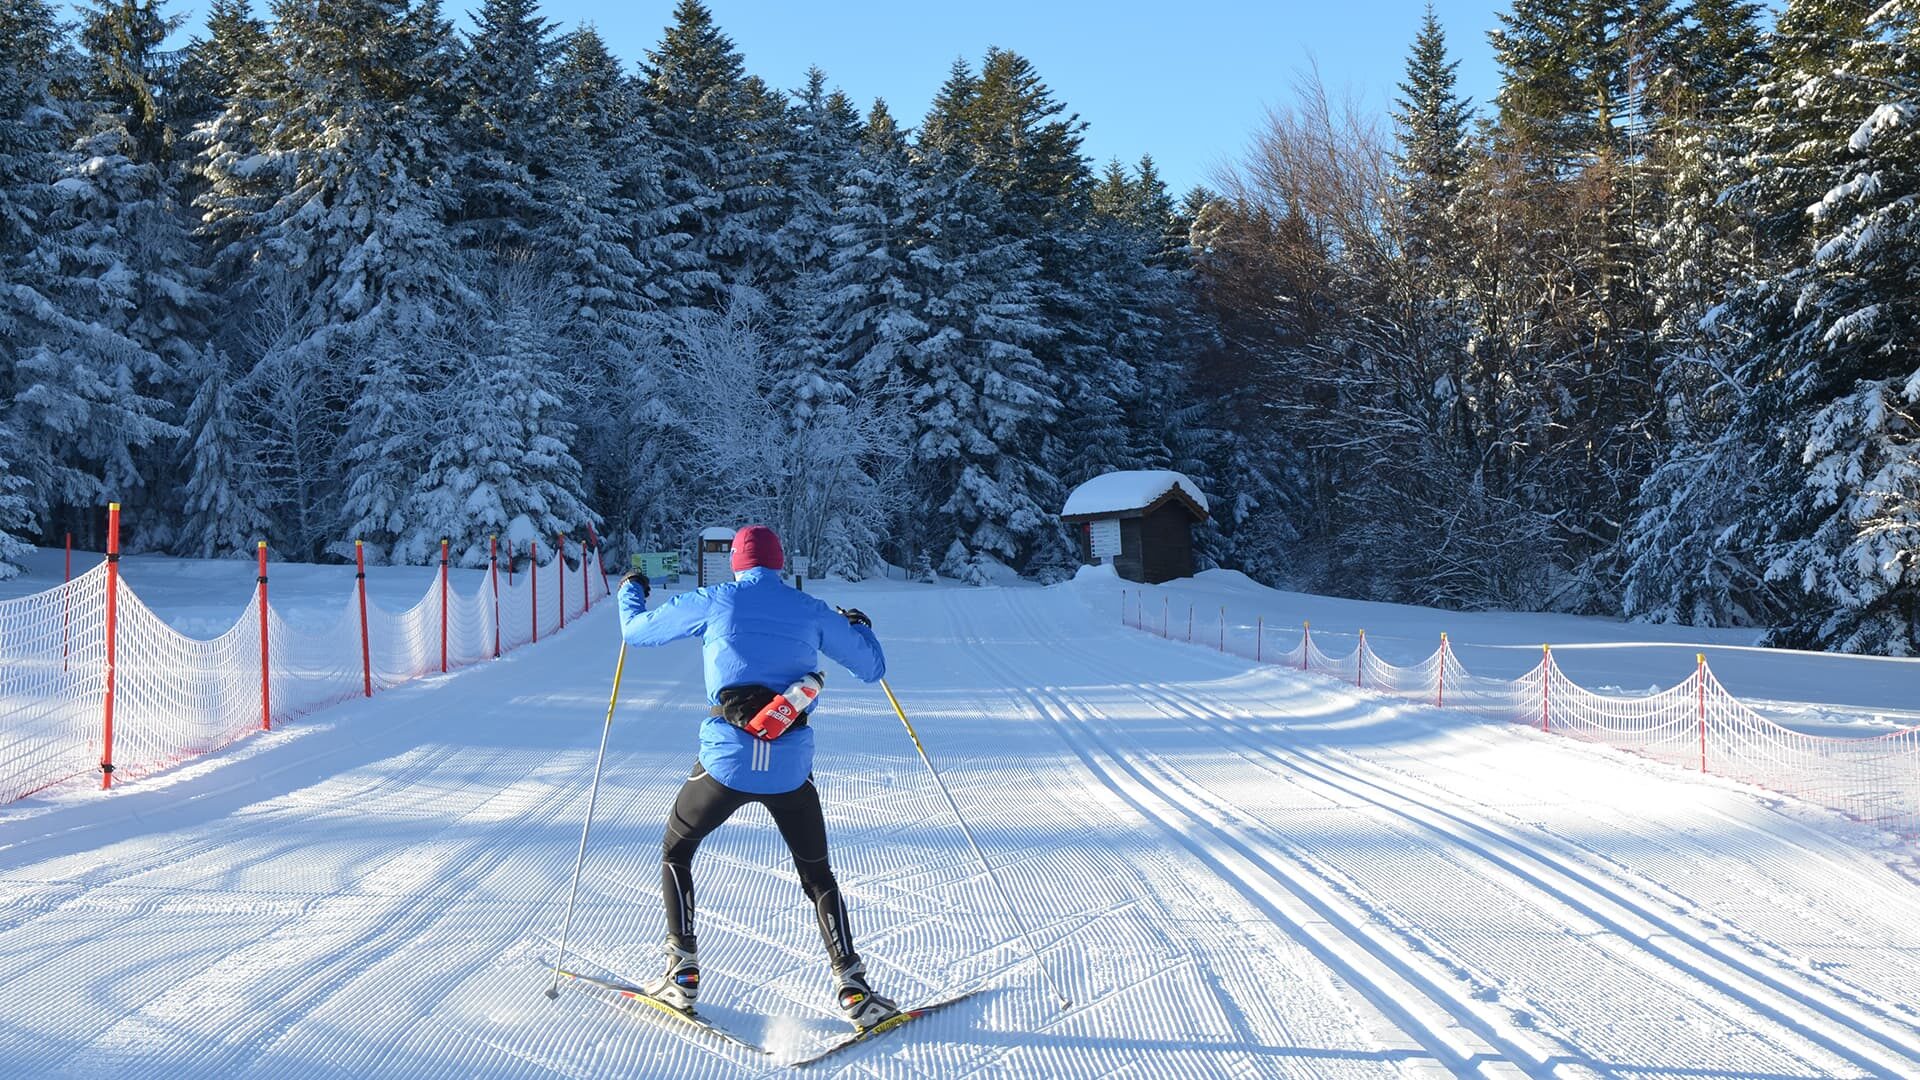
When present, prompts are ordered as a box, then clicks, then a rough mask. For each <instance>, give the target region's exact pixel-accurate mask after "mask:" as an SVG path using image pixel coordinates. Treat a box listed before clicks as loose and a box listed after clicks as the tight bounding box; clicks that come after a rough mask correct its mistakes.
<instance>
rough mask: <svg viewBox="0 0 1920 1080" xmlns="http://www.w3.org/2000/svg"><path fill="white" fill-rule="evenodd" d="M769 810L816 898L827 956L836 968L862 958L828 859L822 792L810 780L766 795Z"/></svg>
mask: <svg viewBox="0 0 1920 1080" xmlns="http://www.w3.org/2000/svg"><path fill="white" fill-rule="evenodd" d="M761 802H762V803H763V804H765V806H766V808H767V813H769V814H771V815H772V816H773V823H774V824H775V825H777V826H779V828H780V838H781V839H783V840H785V841H786V842H787V851H788V852H789V853H790V854H792V856H793V868H794V869H795V870H796V871H798V872H799V874H800V888H801V890H802V891H804V892H805V893H806V894H807V899H808V900H811V901H813V910H814V917H815V918H816V919H817V920H818V921H819V924H820V940H821V941H822V942H823V943H824V944H825V945H826V947H827V958H828V959H829V960H831V961H832V962H833V966H834V968H835V969H836V970H838V969H840V968H843V967H846V966H848V965H850V964H852V963H854V962H855V961H858V960H859V959H860V957H859V955H858V954H856V953H855V952H854V951H853V929H852V927H851V926H849V925H848V923H847V905H846V901H845V900H843V899H842V898H841V896H840V883H839V882H838V881H836V880H835V879H834V876H833V865H832V863H831V862H830V861H829V860H828V858H827V819H826V815H825V814H824V813H822V812H821V809H820V791H819V789H818V788H816V787H814V786H813V781H812V780H808V781H807V782H806V783H804V784H801V785H800V786H799V787H797V788H795V789H794V790H792V791H789V792H787V793H785V794H782V795H769V796H764V797H763V798H762V799H761Z"/></svg>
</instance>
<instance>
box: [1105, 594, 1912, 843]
mask: <svg viewBox="0 0 1920 1080" xmlns="http://www.w3.org/2000/svg"><path fill="white" fill-rule="evenodd" d="M1144 593H1145V590H1139V589H1130V590H1127V591H1126V592H1125V593H1124V594H1123V596H1122V600H1121V608H1120V610H1121V618H1122V622H1123V624H1124V625H1126V626H1130V627H1133V628H1134V629H1137V630H1142V631H1145V632H1147V633H1151V634H1158V635H1160V636H1162V637H1167V638H1170V639H1179V638H1180V637H1181V633H1180V632H1177V631H1176V630H1175V629H1174V628H1173V627H1172V626H1171V620H1170V619H1169V618H1168V617H1167V615H1166V611H1165V609H1166V606H1167V605H1166V601H1165V599H1164V598H1163V599H1162V600H1161V603H1159V604H1153V603H1150V602H1148V601H1147V600H1146V598H1145V595H1144ZM1191 627H1192V622H1191V616H1189V619H1188V621H1187V622H1186V623H1185V624H1184V626H1183V627H1182V628H1181V629H1182V630H1184V632H1185V635H1186V639H1187V640H1189V641H1193V642H1194V643H1195V644H1200V645H1205V646H1208V647H1217V648H1218V649H1219V651H1222V652H1228V653H1232V654H1234V655H1236V656H1241V657H1244V658H1246V659H1248V660H1255V661H1257V662H1261V663H1270V664H1276V665H1279V666H1281V667H1289V668H1294V669H1296V670H1299V671H1310V672H1315V673H1318V674H1322V675H1327V676H1330V677H1333V678H1336V679H1339V680H1340V681H1342V682H1345V683H1348V684H1349V685H1354V686H1358V687H1362V688H1364V689H1367V690H1373V691H1377V692H1379V693H1383V694H1391V695H1393V696H1396V697H1402V698H1408V699H1411V700H1415V701H1420V702H1424V703H1426V704H1429V705H1435V706H1439V707H1442V708H1450V709H1451V708H1459V709H1466V710H1468V711H1471V712H1475V713H1478V714H1480V715H1483V716H1487V717H1491V718H1493V719H1498V720H1506V721H1510V722H1513V723H1518V724H1525V725H1527V726H1529V727H1533V728H1538V729H1540V730H1542V731H1545V732H1549V733H1553V734H1560V735H1569V736H1572V737H1574V738H1577V739H1584V740H1586V741H1589V742H1595V743H1600V744H1603V745H1606V746H1611V747H1614V748H1616V749H1620V750H1627V751H1631V752H1633V753H1636V754H1640V755H1643V756H1645V757H1650V758H1653V759H1655V760H1658V761H1662V762H1666V763H1667V764H1670V765H1676V766H1679V767H1681V768H1686V769H1694V770H1698V771H1700V772H1702V773H1706V772H1712V773H1716V774H1718V775H1721V776H1726V777H1730V778H1732V779H1735V780H1740V781H1744V782H1746V783H1751V784H1756V785H1759V786H1761V787H1765V788H1769V789H1771V790H1774V791H1778V792H1782V793H1784V794H1787V795H1792V796H1794V797H1796V798H1800V799H1804V800H1806V801H1807V802H1810V803H1814V804H1816V805H1819V806H1824V807H1827V808H1829V809H1833V810H1837V811H1839V812H1841V813H1843V814H1846V815H1847V816H1848V817H1851V818H1853V819H1855V820H1857V821H1862V822H1866V823H1869V824H1873V825H1878V826H1882V827H1885V828H1888V829H1892V830H1894V831H1897V832H1900V833H1904V834H1907V835H1914V834H1917V833H1920V728H1908V729H1906V730H1903V731H1896V732H1890V733H1888V734H1885V735H1879V736H1870V737H1869V736H1859V737H1851V738H1849V737H1845V736H1831V735H1809V734H1807V733H1805V732H1800V731H1794V730H1792V729H1791V728H1787V727H1783V726H1781V725H1780V724H1777V723H1775V722H1773V721H1772V720H1769V719H1767V718H1766V717H1764V716H1762V715H1760V714H1759V713H1758V712H1756V711H1754V710H1753V709H1752V708H1751V707H1749V706H1747V705H1746V704H1745V703H1744V702H1742V701H1740V699H1738V698H1736V697H1734V696H1733V694H1732V693H1730V692H1729V691H1728V690H1727V688H1726V687H1725V686H1722V685H1721V684H1720V680H1718V679H1717V678H1715V677H1714V674H1713V670H1712V669H1711V668H1710V667H1708V666H1707V662H1706V658H1705V657H1704V656H1701V657H1699V658H1698V660H1697V661H1696V664H1695V667H1694V671H1693V673H1692V674H1691V675H1689V676H1688V677H1687V679H1686V680H1685V681H1683V682H1681V683H1679V684H1678V685H1676V686H1673V687H1670V688H1668V689H1666V690H1662V691H1659V692H1657V693H1652V694H1645V695H1640V696H1633V697H1615V696H1611V695H1607V694H1599V693H1595V692H1593V691H1591V690H1588V689H1586V688H1585V687H1582V686H1580V685H1579V684H1577V683H1575V682H1574V681H1573V680H1572V679H1569V678H1567V676H1566V675H1565V674H1564V673H1563V672H1562V671H1561V670H1560V668H1559V667H1558V666H1557V665H1556V664H1555V663H1554V661H1553V651H1552V649H1551V648H1546V647H1543V648H1542V649H1541V656H1540V663H1539V664H1537V665H1535V666H1534V668H1533V670H1531V671H1529V672H1527V673H1526V674H1524V675H1522V676H1520V677H1519V678H1517V679H1494V678H1488V677H1486V676H1482V675H1475V674H1473V673H1472V672H1470V671H1468V670H1467V669H1466V668H1465V667H1464V666H1462V665H1461V663H1460V661H1459V658H1458V657H1456V656H1455V655H1454V653H1453V650H1452V648H1451V646H1450V645H1449V643H1448V641H1447V639H1446V636H1445V635H1442V636H1441V638H1440V643H1439V646H1438V647H1437V648H1436V649H1435V650H1434V651H1433V653H1432V654H1430V655H1429V656H1428V657H1427V658H1426V659H1425V660H1422V661H1420V662H1419V663H1417V664H1414V665H1412V666H1410V667H1402V666H1399V665H1395V664H1391V663H1388V662H1387V661H1385V660H1383V659H1381V658H1380V656H1379V654H1377V653H1375V652H1374V651H1373V650H1372V649H1371V648H1370V647H1369V646H1368V645H1367V637H1366V633H1365V631H1362V632H1361V633H1360V634H1359V641H1358V644H1357V645H1355V647H1354V648H1353V649H1352V651H1350V652H1348V653H1346V654H1344V655H1340V656H1334V655H1329V654H1328V653H1326V652H1324V651H1322V650H1321V648H1320V646H1319V644H1318V643H1317V642H1316V641H1315V639H1314V636H1313V629H1312V627H1311V626H1309V625H1307V624H1304V623H1303V624H1302V625H1301V626H1300V627H1299V628H1298V629H1294V628H1284V629H1277V628H1273V627H1268V626H1266V625H1265V622H1264V620H1262V621H1260V622H1257V623H1256V624H1255V626H1253V627H1245V626H1236V625H1232V624H1230V623H1229V621H1228V619H1227V616H1226V612H1225V610H1224V609H1222V610H1221V612H1220V614H1219V630H1218V634H1217V637H1216V636H1215V635H1214V634H1204V635H1199V636H1196V635H1194V633H1193V631H1192V629H1191ZM1282 638H1285V639H1290V640H1291V641H1292V642H1293V644H1292V645H1291V646H1290V647H1286V648H1282V647H1280V644H1279V643H1280V640H1281V639H1282Z"/></svg>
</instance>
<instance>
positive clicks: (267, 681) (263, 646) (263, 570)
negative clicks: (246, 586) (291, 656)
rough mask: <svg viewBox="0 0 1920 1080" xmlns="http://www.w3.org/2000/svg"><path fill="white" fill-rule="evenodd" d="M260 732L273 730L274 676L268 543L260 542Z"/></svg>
mask: <svg viewBox="0 0 1920 1080" xmlns="http://www.w3.org/2000/svg"><path fill="white" fill-rule="evenodd" d="M259 551H260V730H261V731H272V730H273V675H272V671H271V666H272V659H271V656H272V654H271V652H270V651H269V649H268V648H267V542H266V541H265V540H262V541H260V548H259Z"/></svg>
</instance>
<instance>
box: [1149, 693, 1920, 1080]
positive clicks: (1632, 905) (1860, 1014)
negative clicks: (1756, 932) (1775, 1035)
mask: <svg viewBox="0 0 1920 1080" xmlns="http://www.w3.org/2000/svg"><path fill="white" fill-rule="evenodd" d="M1127 685H1128V686H1129V688H1130V689H1133V690H1135V691H1138V692H1140V693H1141V694H1142V695H1143V696H1151V697H1154V698H1156V699H1157V700H1158V701H1160V702H1161V703H1163V704H1164V705H1166V706H1167V707H1168V709H1169V711H1170V712H1171V713H1173V714H1174V715H1184V716H1185V717H1187V718H1188V719H1191V720H1194V721H1197V722H1200V723H1206V724H1215V725H1217V724H1218V723H1219V721H1220V718H1221V714H1220V713H1219V712H1214V713H1212V714H1211V715H1209V712H1208V709H1209V707H1208V706H1206V705H1203V704H1201V703H1199V702H1198V701H1196V700H1194V699H1191V698H1186V697H1185V695H1183V694H1180V693H1179V692H1177V691H1173V690H1171V689H1170V688H1167V687H1163V686H1151V685H1146V684H1127ZM1183 699H1185V700H1186V701H1187V702H1189V704H1188V705H1185V706H1183V705H1181V704H1180V702H1181V701H1182V700H1183ZM1241 745H1242V746H1246V747H1250V748H1251V749H1252V752H1253V753H1254V754H1255V755H1256V756H1258V757H1260V758H1264V759H1266V760H1267V761H1269V762H1272V763H1275V764H1277V765H1279V766H1281V767H1282V769H1283V770H1284V771H1285V772H1286V773H1288V774H1291V775H1293V776H1297V777H1301V778H1305V779H1308V780H1310V781H1311V782H1313V783H1315V784H1317V785H1319V786H1320V787H1322V788H1324V789H1326V790H1331V791H1335V792H1338V793H1340V794H1341V795H1343V796H1346V797H1347V798H1350V799H1357V800H1360V801H1362V802H1364V803H1366V804H1368V805H1370V806H1373V807H1377V808H1378V809H1379V810H1381V811H1383V812H1384V813H1387V814H1390V815H1392V816H1393V817H1395V818H1398V819H1400V820H1403V821H1405V822H1407V823H1409V824H1412V825H1414V826H1416V827H1418V828H1421V829H1423V830H1426V831H1428V832H1431V833H1434V834H1436V835H1439V836H1444V837H1445V838H1447V839H1449V840H1451V841H1454V842H1456V843H1458V844H1460V845H1461V846H1463V847H1465V848H1467V849H1468V850H1470V851H1472V852H1474V853H1475V854H1477V855H1478V856H1479V857H1481V858H1483V859H1485V860H1486V861H1487V862H1489V863H1492V864H1493V865H1495V866H1498V867H1499V868H1500V869H1501V870H1503V871H1505V872H1506V873H1507V874H1509V875H1511V877H1512V878H1513V879H1516V880H1518V881H1520V882H1523V883H1524V884H1525V885H1526V886H1528V887H1530V888H1532V889H1535V890H1538V891H1539V892H1541V893H1544V894H1545V895H1547V896H1550V897H1552V898H1553V899H1554V900H1555V901H1557V902H1559V903H1561V904H1563V905H1565V906H1566V907H1568V908H1570V909H1572V910H1575V911H1578V912H1579V913H1581V914H1582V915H1585V916H1586V917H1588V918H1590V919H1592V920H1593V921H1595V922H1597V923H1600V924H1602V925H1603V926H1606V927H1607V928H1608V929H1609V930H1610V931H1612V932H1613V933H1614V934H1615V935H1617V940H1618V941H1620V942H1623V943H1627V944H1631V945H1632V946H1634V947H1636V948H1638V949H1641V950H1644V951H1646V952H1647V953H1650V954H1652V955H1653V956H1654V957H1656V958H1658V959H1659V960H1660V961H1662V962H1664V963H1666V964H1669V965H1672V966H1673V967H1674V968H1676V969H1678V970H1680V971H1682V972H1684V973H1685V974H1686V975H1687V976H1689V977H1690V978H1691V979H1693V980H1697V981H1699V982H1703V983H1706V984H1707V985H1709V986H1711V987H1713V988H1714V989H1715V990H1717V991H1719V992H1721V993H1723V994H1726V995H1728V996H1729V997H1732V998H1734V999H1735V1000H1738V1001H1740V1002H1742V1003H1743V1004H1745V1005H1746V1006H1748V1007H1749V1008H1752V1009H1753V1010H1755V1011H1756V1012H1759V1013H1762V1014H1763V1015H1766V1016H1767V1017H1769V1018H1770V1019H1772V1020H1773V1021H1774V1022H1776V1023H1778V1024H1780V1025H1782V1026H1783V1027H1785V1028H1788V1029H1792V1030H1797V1031H1798V1032H1799V1033H1800V1035H1801V1036H1802V1037H1804V1038H1806V1039H1807V1040H1808V1041H1811V1042H1814V1043H1817V1044H1819V1045H1821V1046H1824V1047H1825V1048H1826V1049H1828V1050H1829V1051H1831V1052H1833V1053H1835V1054H1838V1055H1840V1056H1842V1057H1845V1058H1847V1059H1849V1060H1850V1061H1852V1062H1853V1063H1854V1064H1855V1065H1858V1066H1860V1067H1862V1068H1865V1069H1868V1070H1872V1069H1876V1068H1878V1069H1886V1070H1890V1071H1895V1072H1901V1071H1920V1038H1917V1037H1916V1036H1915V1033H1914V1032H1912V1031H1909V1030H1903V1029H1902V1028H1900V1027H1899V1026H1898V1025H1899V1021H1898V1020H1897V1019H1896V1018H1893V1017H1891V1016H1888V1015H1886V1014H1885V1013H1880V1014H1879V1015H1874V1014H1873V1013H1869V1012H1867V1011H1866V1010H1865V1009H1862V1008H1858V1007H1856V1003H1855V1002H1854V1001H1852V1000H1842V1001H1833V1000H1823V999H1822V998H1821V997H1820V996H1816V994H1815V993H1814V992H1811V991H1810V990H1809V988H1806V987H1799V986H1794V985H1792V983H1794V982H1798V981H1801V979H1802V978H1803V977H1804V975H1803V973H1801V972H1798V971H1795V970H1792V969H1789V968H1781V969H1778V970H1772V971H1769V970H1764V969H1762V968H1760V967H1758V965H1756V964H1754V963H1753V962H1752V961H1750V960H1748V959H1746V958H1743V957H1739V956H1735V955H1729V954H1728V953H1727V950H1725V949H1724V948H1722V947H1720V945H1719V944H1718V942H1717V941H1716V937H1719V938H1720V939H1722V940H1724V935H1716V934H1715V933H1714V932H1713V931H1711V930H1708V929H1706V928H1704V927H1699V926H1697V925H1688V924H1689V923H1690V922H1691V920H1689V919H1687V918H1686V917H1685V916H1682V915H1676V914H1674V913H1670V912H1669V913H1663V912H1661V911H1659V910H1658V909H1657V908H1655V907H1654V905H1653V904H1651V903H1649V902H1647V901H1645V900H1641V899H1638V898H1636V897H1634V896H1632V895H1631V893H1630V890H1631V888H1632V887H1631V886H1629V885H1626V884H1625V883H1618V882H1616V883H1615V885H1616V888H1613V889H1609V888H1607V883H1606V882H1604V881H1602V880H1596V879H1594V878H1593V877H1590V876H1586V875H1585V874H1583V873H1582V872H1581V871H1580V870H1579V869H1576V868H1573V867H1570V866H1568V865H1567V864H1565V863H1564V862H1562V861H1561V860H1560V859H1558V858H1555V857H1553V856H1552V855H1550V854H1549V853H1548V852H1546V851H1544V850H1542V849H1541V848H1539V847H1538V846H1537V842H1536V844H1529V843H1527V842H1525V841H1523V840H1521V839H1519V838H1517V837H1516V836H1515V835H1514V834H1513V831H1512V830H1511V829H1508V828H1505V827H1503V826H1500V825H1497V824H1495V823H1493V822H1490V821H1485V820H1476V819H1475V818H1474V817H1470V816H1468V815H1469V814H1471V813H1472V812H1471V811H1468V810H1466V809H1465V808H1463V807H1456V808H1455V809H1453V810H1448V809H1445V808H1442V807H1440V806H1438V805H1436V804H1434V803H1429V802H1422V801H1420V800H1417V799H1414V798H1412V797H1409V796H1406V795H1403V794H1401V793H1399V792H1395V791H1393V790H1391V789H1389V788H1387V787H1386V786H1384V785H1383V784H1382V783H1381V782H1379V781H1377V780H1371V779H1367V778H1365V777H1363V776H1361V775H1358V773H1359V772H1361V771H1364V766H1360V765H1359V764H1358V759H1351V758H1350V760H1349V761H1348V763H1347V764H1348V765H1349V766H1350V767H1351V768H1352V771H1348V770H1343V769H1341V768H1340V767H1339V766H1336V765H1333V764H1330V763H1327V762H1324V761H1319V760H1317V759H1315V758H1314V757H1313V755H1311V754H1310V753H1308V752H1306V751H1303V750H1299V749H1297V748H1287V749H1285V750H1281V749H1277V748H1274V747H1269V746H1259V745H1257V744H1247V743H1242V744H1241ZM1320 770H1324V771H1325V772H1327V773H1332V774H1333V778H1329V777H1328V776H1326V775H1324V774H1323V773H1322V772H1321V771H1320ZM1342 781H1344V783H1343V782H1342ZM1360 786H1364V787H1367V788H1371V789H1373V790H1374V791H1375V792H1377V793H1378V794H1376V795H1368V794H1366V793H1364V792H1362V791H1360V790H1356V788H1358V787H1360ZM1539 839H1546V838H1545V837H1541V838H1539ZM1528 863H1532V864H1534V865H1532V866H1529V865H1527V864H1528ZM1668 941H1671V942H1672V943H1673V944H1671V945H1669V944H1668ZM1714 968H1718V969H1719V970H1720V973H1719V974H1715V972H1714V971H1713V970H1710V969H1714ZM1649 973H1650V974H1655V975H1658V974H1660V972H1659V971H1658V970H1657V969H1654V968H1649ZM1820 989H1822V990H1827V989H1829V988H1828V987H1825V986H1823V987H1821V988H1820ZM1797 1010H1811V1011H1813V1012H1815V1013H1818V1014H1820V1015H1821V1016H1822V1017H1824V1018H1825V1019H1826V1020H1827V1021H1828V1023H1827V1024H1825V1025H1820V1026H1810V1025H1807V1024H1803V1023H1802V1022H1801V1021H1800V1020H1798V1019H1797V1018H1796V1016H1795V1012H1796V1011H1797ZM1875 1011H1876V1012H1877V1011H1878V1010H1875ZM1890 1055H1891V1056H1890Z"/></svg>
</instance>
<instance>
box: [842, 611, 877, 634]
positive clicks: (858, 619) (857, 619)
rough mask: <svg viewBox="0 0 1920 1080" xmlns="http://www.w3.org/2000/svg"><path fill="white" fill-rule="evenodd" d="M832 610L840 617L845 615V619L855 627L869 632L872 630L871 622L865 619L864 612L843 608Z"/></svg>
mask: <svg viewBox="0 0 1920 1080" xmlns="http://www.w3.org/2000/svg"><path fill="white" fill-rule="evenodd" d="M833 610H835V611H838V612H839V613H840V614H842V615H845V616H846V617H847V621H848V622H850V623H852V624H853V625H855V626H864V627H866V628H867V629H869V630H871V629H873V620H872V619H869V618H867V613H866V612H864V611H861V610H860V609H859V608H851V607H843V608H834V609H833Z"/></svg>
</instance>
